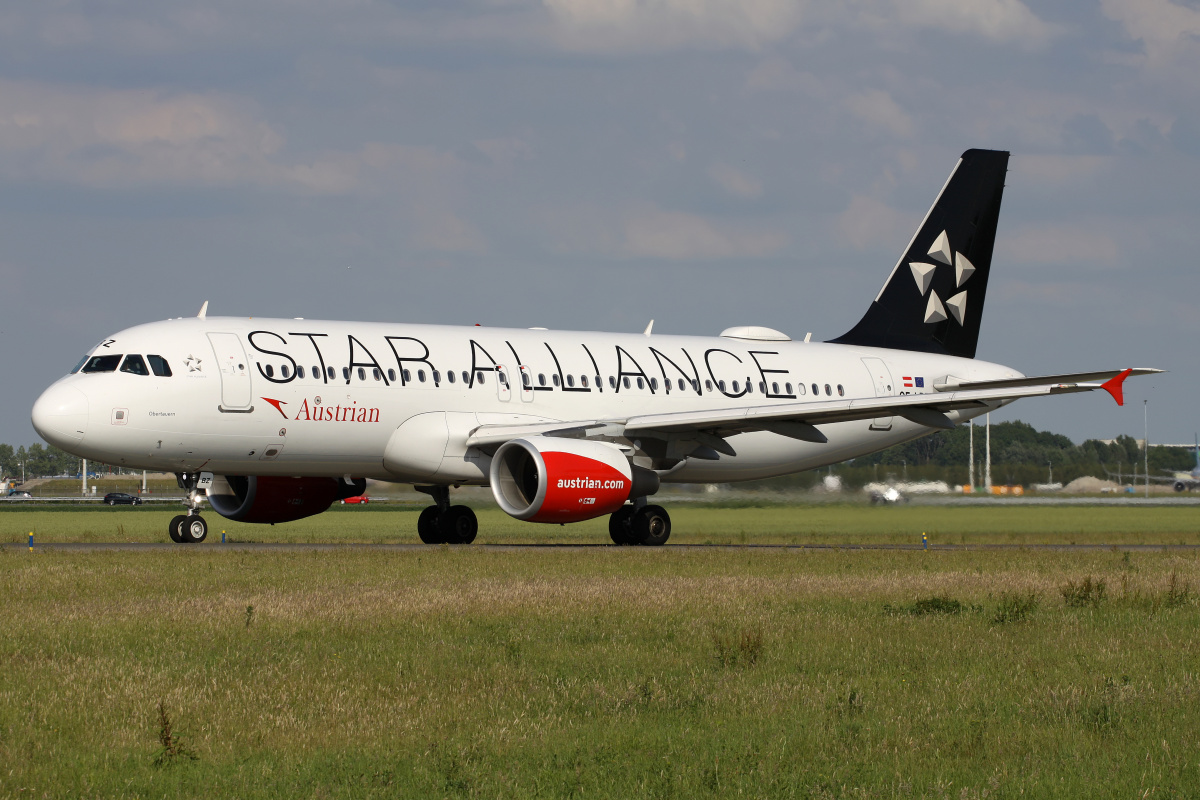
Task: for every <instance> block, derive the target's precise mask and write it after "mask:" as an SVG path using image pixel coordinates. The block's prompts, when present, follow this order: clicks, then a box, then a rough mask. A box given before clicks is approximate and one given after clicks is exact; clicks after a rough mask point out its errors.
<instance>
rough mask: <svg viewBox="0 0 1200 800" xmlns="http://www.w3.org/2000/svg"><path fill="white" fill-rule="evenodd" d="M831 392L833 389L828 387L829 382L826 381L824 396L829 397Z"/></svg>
mask: <svg viewBox="0 0 1200 800" xmlns="http://www.w3.org/2000/svg"><path fill="white" fill-rule="evenodd" d="M832 394H833V391H832V390H831V389H830V388H829V384H828V383H827V384H825V396H826V397H829V396H831V395H832Z"/></svg>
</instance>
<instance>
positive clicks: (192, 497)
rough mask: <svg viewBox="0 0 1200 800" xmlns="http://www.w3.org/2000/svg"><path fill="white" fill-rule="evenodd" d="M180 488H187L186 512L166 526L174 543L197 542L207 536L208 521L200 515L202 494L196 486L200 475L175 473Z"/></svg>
mask: <svg viewBox="0 0 1200 800" xmlns="http://www.w3.org/2000/svg"><path fill="white" fill-rule="evenodd" d="M175 479H176V480H177V481H178V482H179V488H180V489H187V492H188V494H187V500H186V501H185V502H186V503H187V507H188V512H187V513H186V514H180V515H179V516H177V517H174V518H173V519H172V520H171V522H170V524H169V525H168V526H167V533H168V534H169V535H170V537H171V541H172V542H175V543H176V544H199V543H200V542H203V541H204V539H205V538H206V537H207V536H208V523H207V522H205V521H204V518H203V517H201V516H200V503H201V502H202V501H203V498H204V495H203V494H202V493H201V492H200V490H199V489H197V488H196V483H197V482H198V481H199V480H200V475H199V474H197V473H194V472H191V473H189V472H182V473H176V475H175Z"/></svg>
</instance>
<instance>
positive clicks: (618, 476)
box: [490, 436, 658, 522]
mask: <svg viewBox="0 0 1200 800" xmlns="http://www.w3.org/2000/svg"><path fill="white" fill-rule="evenodd" d="M490 477H491V485H492V495H493V496H494V497H495V498H496V502H497V503H499V504H500V508H502V509H504V511H505V513H507V514H510V515H511V516H514V517H516V518H517V519H523V520H526V521H528V522H579V521H581V520H585V519H592V518H593V517H600V516H604V515H605V514H611V513H612V512H614V511H616V510H617V509H618V508H620V507H621V506H622V505H624V504H625V501H626V500H628V499H629V498H630V497H641V496H643V495H647V494H653V493H654V492H656V491H658V475H656V474H655V473H654V472H651V471H650V470H648V469H641V468H640V467H634V466H632V465H631V464H630V463H629V459H628V458H626V457H625V454H624V453H622V452H621V451H620V450H619V449H618V448H617V447H615V446H613V445H610V444H605V443H603V442H587V441H579V440H577V439H556V438H553V437H546V436H531V437H529V438H527V439H514V440H512V441H510V442H505V443H504V444H502V445H501V446H500V447H499V449H497V450H496V455H494V456H493V457H492V466H491V474H490Z"/></svg>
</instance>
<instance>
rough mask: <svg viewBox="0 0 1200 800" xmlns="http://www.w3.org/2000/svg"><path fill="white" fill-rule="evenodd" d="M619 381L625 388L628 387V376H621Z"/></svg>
mask: <svg viewBox="0 0 1200 800" xmlns="http://www.w3.org/2000/svg"><path fill="white" fill-rule="evenodd" d="M621 383H622V385H624V386H625V388H626V389H628V388H629V376H628V375H626V376H625V377H624V378H622V379H621Z"/></svg>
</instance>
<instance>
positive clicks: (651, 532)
mask: <svg viewBox="0 0 1200 800" xmlns="http://www.w3.org/2000/svg"><path fill="white" fill-rule="evenodd" d="M630 527H631V528H632V530H633V539H634V541H635V542H637V543H638V544H644V545H646V546H648V547H658V546H660V545H664V544H666V543H667V539H669V538H670V536H671V517H670V516H668V515H667V510H666V509H665V508H663V507H662V506H642V507H641V508H640V509H638V511H637V513H635V514H634V515H633V524H632V525H631V526H630Z"/></svg>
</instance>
